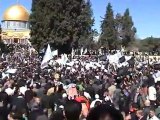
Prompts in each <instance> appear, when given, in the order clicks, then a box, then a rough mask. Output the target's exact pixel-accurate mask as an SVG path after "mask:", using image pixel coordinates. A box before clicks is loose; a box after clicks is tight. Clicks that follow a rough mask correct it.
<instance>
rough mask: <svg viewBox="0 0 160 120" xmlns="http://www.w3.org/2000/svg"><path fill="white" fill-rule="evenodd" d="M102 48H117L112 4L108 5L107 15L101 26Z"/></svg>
mask: <svg viewBox="0 0 160 120" xmlns="http://www.w3.org/2000/svg"><path fill="white" fill-rule="evenodd" d="M100 44H101V46H104V47H106V46H108V48H109V49H113V48H115V46H116V29H115V21H114V14H113V10H112V6H111V4H110V3H108V5H107V9H106V14H105V17H104V19H103V21H102V25H101V36H100Z"/></svg>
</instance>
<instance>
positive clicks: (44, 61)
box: [41, 44, 52, 69]
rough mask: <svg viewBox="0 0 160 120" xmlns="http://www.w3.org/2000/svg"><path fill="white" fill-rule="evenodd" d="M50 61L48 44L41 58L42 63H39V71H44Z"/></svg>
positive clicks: (50, 55)
mask: <svg viewBox="0 0 160 120" xmlns="http://www.w3.org/2000/svg"><path fill="white" fill-rule="evenodd" d="M51 59H52V52H51V48H50V45H49V44H48V47H47V50H46V53H45V55H44V57H43V61H42V63H41V69H44V68H45V67H47V66H48V61H49V60H51Z"/></svg>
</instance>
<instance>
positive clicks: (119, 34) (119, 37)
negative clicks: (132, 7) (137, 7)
mask: <svg viewBox="0 0 160 120" xmlns="http://www.w3.org/2000/svg"><path fill="white" fill-rule="evenodd" d="M115 29H116V39H117V43H118V45H121V43H122V16H121V14H120V13H117V15H116V17H115Z"/></svg>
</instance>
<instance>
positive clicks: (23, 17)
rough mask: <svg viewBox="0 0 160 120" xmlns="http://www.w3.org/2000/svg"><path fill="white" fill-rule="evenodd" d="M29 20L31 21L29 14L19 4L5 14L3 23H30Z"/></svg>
mask: <svg viewBox="0 0 160 120" xmlns="http://www.w3.org/2000/svg"><path fill="white" fill-rule="evenodd" d="M17 2H18V0H17ZM28 20H29V13H28V11H27V9H26V8H25V7H24V6H22V5H19V4H16V5H13V6H11V7H9V8H8V9H7V10H6V11H5V12H4V15H3V21H28Z"/></svg>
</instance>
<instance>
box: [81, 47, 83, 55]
mask: <svg viewBox="0 0 160 120" xmlns="http://www.w3.org/2000/svg"><path fill="white" fill-rule="evenodd" d="M81 55H83V47H82V48H81Z"/></svg>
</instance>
